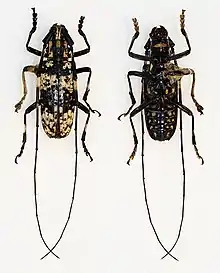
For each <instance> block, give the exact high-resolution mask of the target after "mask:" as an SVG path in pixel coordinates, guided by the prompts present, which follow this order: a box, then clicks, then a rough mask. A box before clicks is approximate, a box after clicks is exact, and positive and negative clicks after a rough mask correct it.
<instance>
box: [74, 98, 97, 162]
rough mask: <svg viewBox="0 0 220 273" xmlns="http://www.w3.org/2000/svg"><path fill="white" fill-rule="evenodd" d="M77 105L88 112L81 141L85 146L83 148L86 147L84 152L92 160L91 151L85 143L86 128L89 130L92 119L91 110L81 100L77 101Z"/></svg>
mask: <svg viewBox="0 0 220 273" xmlns="http://www.w3.org/2000/svg"><path fill="white" fill-rule="evenodd" d="M77 106H78V107H79V109H80V110H82V111H83V112H84V113H86V114H87V115H88V116H87V119H86V123H85V126H84V130H83V133H82V137H81V141H82V146H83V149H84V152H85V154H86V156H88V157H89V158H90V161H93V158H92V157H91V155H90V152H89V151H88V149H87V147H86V144H85V140H86V130H87V126H88V123H89V119H90V111H89V109H88V108H87V107H86V106H85V105H83V104H82V103H80V102H78V103H77Z"/></svg>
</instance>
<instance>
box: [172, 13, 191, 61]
mask: <svg viewBox="0 0 220 273" xmlns="http://www.w3.org/2000/svg"><path fill="white" fill-rule="evenodd" d="M184 13H185V10H182V13H181V15H180V29H181V32H182V34H183V36H184V37H185V39H186V43H187V46H188V49H187V50H185V51H183V52H181V53H178V54H174V55H172V56H171V57H170V58H169V60H177V59H180V58H182V57H184V56H187V55H189V54H190V52H191V46H190V42H189V38H188V35H187V33H186V30H185V14H184Z"/></svg>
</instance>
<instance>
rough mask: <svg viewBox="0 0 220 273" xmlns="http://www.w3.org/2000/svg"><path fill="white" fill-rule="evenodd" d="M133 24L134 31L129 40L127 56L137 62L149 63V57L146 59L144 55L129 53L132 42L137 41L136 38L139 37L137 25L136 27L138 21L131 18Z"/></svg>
mask: <svg viewBox="0 0 220 273" xmlns="http://www.w3.org/2000/svg"><path fill="white" fill-rule="evenodd" d="M132 20H133V23H134V29H135V34H134V36H133V38H132V40H131V44H130V46H129V48H128V55H129V56H130V57H131V58H134V59H137V60H140V61H150V60H151V58H150V57H147V56H146V55H139V54H136V53H133V52H132V51H131V49H132V47H133V44H134V41H135V40H136V39H137V37H138V36H139V25H138V21H137V19H136V18H133V19H132Z"/></svg>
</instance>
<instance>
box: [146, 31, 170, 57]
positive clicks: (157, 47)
mask: <svg viewBox="0 0 220 273" xmlns="http://www.w3.org/2000/svg"><path fill="white" fill-rule="evenodd" d="M150 39H151V50H152V53H153V55H156V56H161V57H162V56H168V55H169V51H170V45H169V36H168V32H167V30H166V29H165V28H164V27H163V26H158V27H154V28H153V29H152V31H151V33H150Z"/></svg>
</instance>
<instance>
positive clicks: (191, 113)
mask: <svg viewBox="0 0 220 273" xmlns="http://www.w3.org/2000/svg"><path fill="white" fill-rule="evenodd" d="M169 103H171V104H174V105H176V106H177V107H178V108H179V109H180V110H181V111H183V112H185V113H186V114H187V115H189V116H191V118H192V144H193V146H194V149H195V152H196V155H197V157H198V158H199V159H201V161H202V165H203V164H204V159H203V158H202V156H201V155H200V154H199V150H198V148H197V146H196V137H195V132H194V130H195V129H194V115H193V112H192V111H191V110H190V109H189V108H187V107H186V106H185V105H183V104H181V103H178V102H171V101H169Z"/></svg>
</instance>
